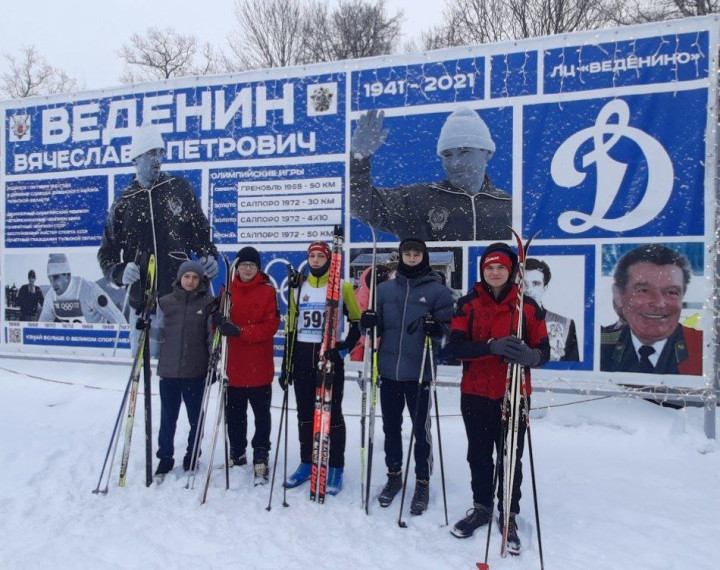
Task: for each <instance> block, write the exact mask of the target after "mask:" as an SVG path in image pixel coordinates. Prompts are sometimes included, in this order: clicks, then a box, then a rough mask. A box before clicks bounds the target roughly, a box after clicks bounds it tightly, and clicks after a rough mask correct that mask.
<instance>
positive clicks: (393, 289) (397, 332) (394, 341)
mask: <svg viewBox="0 0 720 570" xmlns="http://www.w3.org/2000/svg"><path fill="white" fill-rule="evenodd" d="M377 312H378V319H379V322H378V326H379V327H380V328H379V332H380V334H381V335H382V339H381V341H380V351H379V353H378V368H379V371H380V375H381V376H382V377H383V378H390V379H391V380H399V381H415V382H417V381H418V376H419V375H420V365H421V362H422V355H423V349H424V347H425V333H424V330H423V324H422V322H423V317H424V316H425V315H426V314H428V313H430V314H431V315H432V316H433V317H435V320H437V321H438V322H440V323H442V324H443V325H444V326H445V328H446V329H448V330H449V326H448V325H449V323H450V319H451V318H452V314H453V297H452V293H451V292H450V289H448V288H447V287H446V286H445V285H443V284H442V282H441V280H440V277H439V276H438V275H437V274H435V273H430V274H428V275H423V276H420V277H411V278H409V279H408V278H407V277H405V276H403V275H400V274H397V276H396V277H395V279H391V280H390V281H386V282H385V283H381V284H380V286H379V287H378V299H377ZM413 323H415V324H414V325H413ZM411 325H413V326H411ZM408 327H410V329H411V330H410V331H409V330H408ZM437 351H438V347H437V343H434V352H435V354H436V355H437ZM429 364H430V363H429V362H428V363H426V366H425V379H426V380H427V379H430V366H429Z"/></svg>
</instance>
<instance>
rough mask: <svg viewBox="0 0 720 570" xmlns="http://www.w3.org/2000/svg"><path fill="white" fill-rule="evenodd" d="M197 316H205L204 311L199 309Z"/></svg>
mask: <svg viewBox="0 0 720 570" xmlns="http://www.w3.org/2000/svg"><path fill="white" fill-rule="evenodd" d="M195 314H196V315H204V314H205V313H204V311H203V310H202V309H198V310H197V313H195Z"/></svg>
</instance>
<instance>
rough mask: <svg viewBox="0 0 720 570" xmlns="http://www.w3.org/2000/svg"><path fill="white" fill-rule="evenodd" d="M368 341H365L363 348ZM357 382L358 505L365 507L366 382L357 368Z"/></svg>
mask: <svg viewBox="0 0 720 570" xmlns="http://www.w3.org/2000/svg"><path fill="white" fill-rule="evenodd" d="M367 349H368V343H367V342H366V343H365V350H367ZM358 382H360V383H361V384H362V397H361V398H360V506H361V507H362V508H364V509H366V505H365V422H366V417H365V416H366V415H367V382H366V380H365V378H363V372H362V371H360V370H358Z"/></svg>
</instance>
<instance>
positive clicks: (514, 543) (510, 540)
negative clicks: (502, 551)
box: [498, 513, 520, 556]
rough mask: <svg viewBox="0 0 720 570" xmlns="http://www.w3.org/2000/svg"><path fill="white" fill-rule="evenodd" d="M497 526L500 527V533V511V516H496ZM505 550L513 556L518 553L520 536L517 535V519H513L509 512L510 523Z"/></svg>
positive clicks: (501, 521)
mask: <svg viewBox="0 0 720 570" xmlns="http://www.w3.org/2000/svg"><path fill="white" fill-rule="evenodd" d="M498 528H499V529H500V533H502V531H503V516H502V513H500V516H499V518H498ZM507 551H508V552H509V553H510V554H512V555H513V556H517V555H518V554H520V536H519V535H518V525H517V521H516V520H515V515H514V514H512V513H511V514H510V523H509V524H508V533H507Z"/></svg>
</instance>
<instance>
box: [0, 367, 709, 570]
mask: <svg viewBox="0 0 720 570" xmlns="http://www.w3.org/2000/svg"><path fill="white" fill-rule="evenodd" d="M127 374H128V370H127V368H126V367H124V366H110V365H100V364H77V363H57V362H40V361H32V360H14V359H4V360H3V361H2V364H1V365H0V393H2V398H0V433H2V436H1V438H2V445H1V446H0V466H2V469H1V470H0V513H1V515H0V536H1V537H2V538H1V539H0V568H2V569H16V568H17V569H26V568H62V569H64V568H69V569H86V568H87V569H90V568H92V569H98V570H100V569H116V568H148V569H153V568H158V569H160V568H162V569H167V568H192V569H195V568H243V569H247V568H249V569H254V568H284V569H295V568H319V569H324V568H328V569H330V568H352V569H360V568H378V569H386V568H387V569H393V570H397V569H405V568H411V569H413V570H417V569H439V568H453V569H460V568H466V569H468V570H471V569H473V568H475V563H476V562H478V561H482V559H483V556H484V551H485V538H486V533H485V532H484V530H483V531H480V532H478V533H476V535H475V536H474V537H472V538H470V539H466V540H459V539H456V538H454V537H453V536H452V535H451V534H450V532H449V527H446V526H444V522H445V521H444V512H443V500H442V492H441V484H440V469H439V464H438V463H437V462H436V472H435V474H434V475H433V480H432V483H431V504H430V508H429V509H428V511H427V512H426V513H425V514H424V515H423V516H421V517H411V516H410V515H409V514H406V515H405V517H404V518H405V520H406V521H407V523H408V528H407V529H401V528H399V527H398V524H397V519H398V506H399V499H398V500H397V501H396V503H394V504H393V505H392V506H391V507H389V508H387V509H381V508H379V506H378V505H377V503H376V497H377V493H378V492H379V488H380V486H381V484H382V482H383V480H384V464H383V454H382V429H381V424H380V421H379V420H378V424H377V431H376V436H377V437H376V452H375V457H374V474H375V476H374V477H373V479H374V483H373V493H372V494H373V502H372V504H371V512H370V516H369V517H368V516H366V515H365V513H364V511H363V510H362V509H361V506H360V483H359V439H360V436H359V433H360V422H359V417H358V412H359V409H360V404H359V402H360V397H359V390H358V389H357V388H356V387H355V385H354V384H353V385H348V387H347V388H346V397H345V411H346V420H347V424H348V450H347V455H346V457H347V467H346V472H345V473H346V479H345V489H344V490H343V492H342V493H341V494H340V495H338V496H337V497H329V498H328V499H327V502H326V503H325V505H322V506H320V505H317V504H314V503H311V502H310V501H309V500H308V488H307V485H305V486H303V487H301V488H298V489H294V490H290V491H288V493H287V500H288V503H289V504H290V506H289V507H288V508H283V506H282V488H280V487H279V485H276V488H275V494H274V497H273V501H272V505H273V507H272V510H271V511H270V512H268V511H266V510H265V507H266V506H267V504H268V497H269V486H265V487H253V484H252V474H251V469H250V468H249V467H243V468H237V467H236V468H233V469H232V470H231V481H230V490H228V491H226V490H225V488H224V476H223V471H222V470H217V471H215V472H214V473H213V481H212V486H211V489H210V492H209V496H208V501H207V503H206V504H205V505H204V506H200V504H199V499H200V492H201V488H202V482H201V481H200V478H199V479H198V482H197V484H196V488H195V490H194V491H188V490H185V489H184V485H185V481H186V479H185V477H184V476H183V474H182V472H181V471H180V469H181V468H179V467H176V469H175V471H174V472H173V473H172V474H171V475H170V476H168V478H167V479H166V481H165V483H164V484H163V485H161V486H159V487H158V486H155V485H153V486H152V487H150V488H146V487H145V485H144V449H143V439H142V433H143V425H142V420H141V419H140V420H138V423H137V424H136V432H135V437H134V440H133V448H132V453H131V463H130V468H129V472H128V486H127V487H126V488H124V489H120V488H118V487H117V486H116V485H117V464H118V462H117V461H116V466H115V470H114V473H113V478H112V481H111V486H110V492H109V494H108V495H107V496H97V495H93V494H92V493H91V491H92V489H94V488H95V486H96V483H97V478H98V476H99V471H100V468H101V465H102V460H103V457H104V454H105V450H106V446H107V444H108V440H109V437H110V432H111V430H112V426H113V422H114V419H115V415H116V413H117V408H118V406H119V404H120V399H121V396H122V390H123V388H124V386H125V382H126V380H127ZM154 389H155V390H154V391H155V392H157V384H156V379H154ZM438 392H439V396H440V412H441V430H442V440H443V451H444V459H445V471H446V478H447V498H448V515H449V519H450V525H452V524H454V523H455V522H456V521H457V520H458V519H459V518H461V517H462V516H464V514H465V511H466V509H467V508H469V507H470V505H471V493H470V488H469V469H468V467H467V463H466V461H465V446H466V439H465V433H464V428H463V425H462V419H461V417H460V415H459V393H458V390H457V389H453V388H439V390H438ZM589 399H590V398H585V397H581V396H558V395H551V394H537V395H536V396H535V397H534V401H533V405H534V407H535V408H537V409H538V412H539V413H538V415H539V416H540V417H538V418H537V419H534V420H533V424H532V426H533V444H534V446H535V447H534V453H535V463H536V465H535V468H536V474H537V485H538V494H539V503H540V518H541V525H542V539H543V547H544V558H545V567H546V568H547V569H548V570H584V569H588V570H589V569H598V570H600V569H602V570H608V569H612V570H626V569H663V570H667V569H677V570H684V569H694V570H703V569H715V568H717V567H718V560H717V559H718V553H717V540H718V536H720V485H719V483H720V453H718V451H717V450H716V446H715V444H714V442H710V441H708V440H707V439H706V438H705V437H704V435H703V430H702V426H703V416H702V410H700V409H697V408H694V409H688V410H681V411H677V410H671V409H665V408H660V407H657V406H654V405H652V404H649V403H646V402H643V401H638V400H631V399H619V398H617V399H615V398H613V399H601V400H595V401H592V402H586V400H589ZM280 400H281V392H280V390H279V389H276V390H275V401H276V404H277V405H279V403H280ZM577 401H583V403H578V404H575V405H566V406H561V405H559V404H566V403H569V402H577ZM158 404H159V401H158V397H157V395H155V396H154V397H153V409H154V416H153V419H154V430H155V432H157V427H158V421H159V412H158ZM291 405H293V399H292V397H291ZM548 405H550V406H551V407H549V408H546V407H547V406H548ZM139 406H140V408H142V399H140V400H139ZM542 408H546V410H545V412H546V413H543V410H542ZM210 409H211V410H212V414H213V415H214V410H215V401H214V398H213V401H212V402H211V407H210ZM278 418H279V409H275V410H274V419H275V423H276V424H277V419H278ZM290 418H291V422H290V424H291V432H290V451H289V459H290V460H289V468H290V469H293V468H294V467H295V466H296V463H297V461H298V446H297V439H296V430H295V427H294V421H295V414H294V410H292V411H291V416H290ZM186 430H187V422H186V420H185V418H184V417H182V416H181V421H180V422H179V426H178V434H177V437H176V448H178V449H181V450H182V449H183V443H182V442H183V441H184V439H185V437H186V434H187V431H186ZM434 430H435V427H434V426H433V432H434V433H436V432H435V431H434ZM276 433H277V432H274V433H273V443H274V442H275V438H276ZM406 437H407V434H406ZM208 440H209V437H206V442H207V441H208ZM406 441H407V440H406ZM206 447H207V446H206ZM435 449H436V460H437V445H436V447H435ZM207 454H208V451H207V449H206V456H207ZM274 455H275V454H274V451H273V453H272V455H271V457H272V459H274ZM206 456H205V457H203V459H207V457H206ZM180 459H181V454H180V452H178V453H177V454H176V461H177V462H180ZM216 463H219V460H217V459H216ZM205 465H207V463H201V467H202V472H201V476H204V466H205ZM280 466H282V456H281V461H280ZM529 472H530V471H529V466H528V463H527V458H526V461H525V475H526V477H525V484H524V488H523V500H522V513H521V521H520V522H521V538H522V540H523V546H524V550H523V553H522V554H521V555H520V556H519V557H517V558H508V559H501V558H500V557H499V543H500V541H499V534H498V533H497V532H496V531H493V534H492V538H491V545H490V558H489V563H490V567H491V568H493V569H496V568H497V569H508V570H511V569H520V568H539V567H540V562H539V557H538V546H537V540H536V539H537V533H536V532H535V518H534V511H533V503H532V491H531V487H530V477H529ZM409 493H412V485H411V486H410V489H409ZM406 508H407V501H406ZM321 552H322V553H321Z"/></svg>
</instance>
